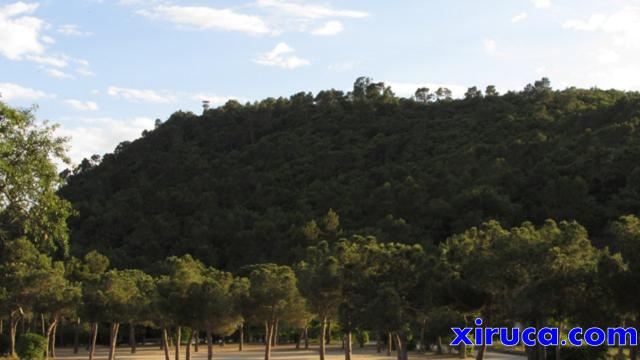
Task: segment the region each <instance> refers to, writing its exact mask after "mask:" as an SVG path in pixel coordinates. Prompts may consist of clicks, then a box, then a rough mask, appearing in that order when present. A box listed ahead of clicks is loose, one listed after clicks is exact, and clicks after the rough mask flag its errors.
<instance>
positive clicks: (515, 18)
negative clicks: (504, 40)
mask: <svg viewBox="0 0 640 360" xmlns="http://www.w3.org/2000/svg"><path fill="white" fill-rule="evenodd" d="M526 19H527V13H525V12H522V13H519V14H516V15H513V17H512V18H511V22H512V23H519V22H521V21H524V20H526Z"/></svg>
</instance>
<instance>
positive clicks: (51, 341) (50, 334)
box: [44, 319, 57, 359]
mask: <svg viewBox="0 0 640 360" xmlns="http://www.w3.org/2000/svg"><path fill="white" fill-rule="evenodd" d="M56 323H57V319H54V320H53V321H52V322H51V324H50V325H49V327H48V328H47V333H46V334H45V338H46V339H47V348H46V350H45V351H44V358H45V359H48V358H49V354H52V355H53V357H54V358H55V357H56V356H55V354H53V344H54V342H55V335H54V333H53V330H54V329H55V327H56Z"/></svg>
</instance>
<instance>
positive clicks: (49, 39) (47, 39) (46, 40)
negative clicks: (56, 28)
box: [40, 35, 56, 44]
mask: <svg viewBox="0 0 640 360" xmlns="http://www.w3.org/2000/svg"><path fill="white" fill-rule="evenodd" d="M40 39H41V40H42V42H43V43H47V44H55V43H56V39H54V38H52V37H51V36H47V35H45V36H43V37H41V38H40Z"/></svg>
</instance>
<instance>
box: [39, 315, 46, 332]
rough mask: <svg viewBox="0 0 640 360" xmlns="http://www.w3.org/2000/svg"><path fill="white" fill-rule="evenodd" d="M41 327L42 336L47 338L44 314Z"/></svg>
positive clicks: (41, 317)
mask: <svg viewBox="0 0 640 360" xmlns="http://www.w3.org/2000/svg"><path fill="white" fill-rule="evenodd" d="M40 327H41V328H42V336H47V325H46V323H45V321H44V314H40Z"/></svg>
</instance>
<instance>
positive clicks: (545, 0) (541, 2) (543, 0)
mask: <svg viewBox="0 0 640 360" xmlns="http://www.w3.org/2000/svg"><path fill="white" fill-rule="evenodd" d="M531 3H532V4H533V6H535V7H537V8H539V9H544V8H549V7H551V6H552V5H553V4H552V3H551V0H531Z"/></svg>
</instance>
